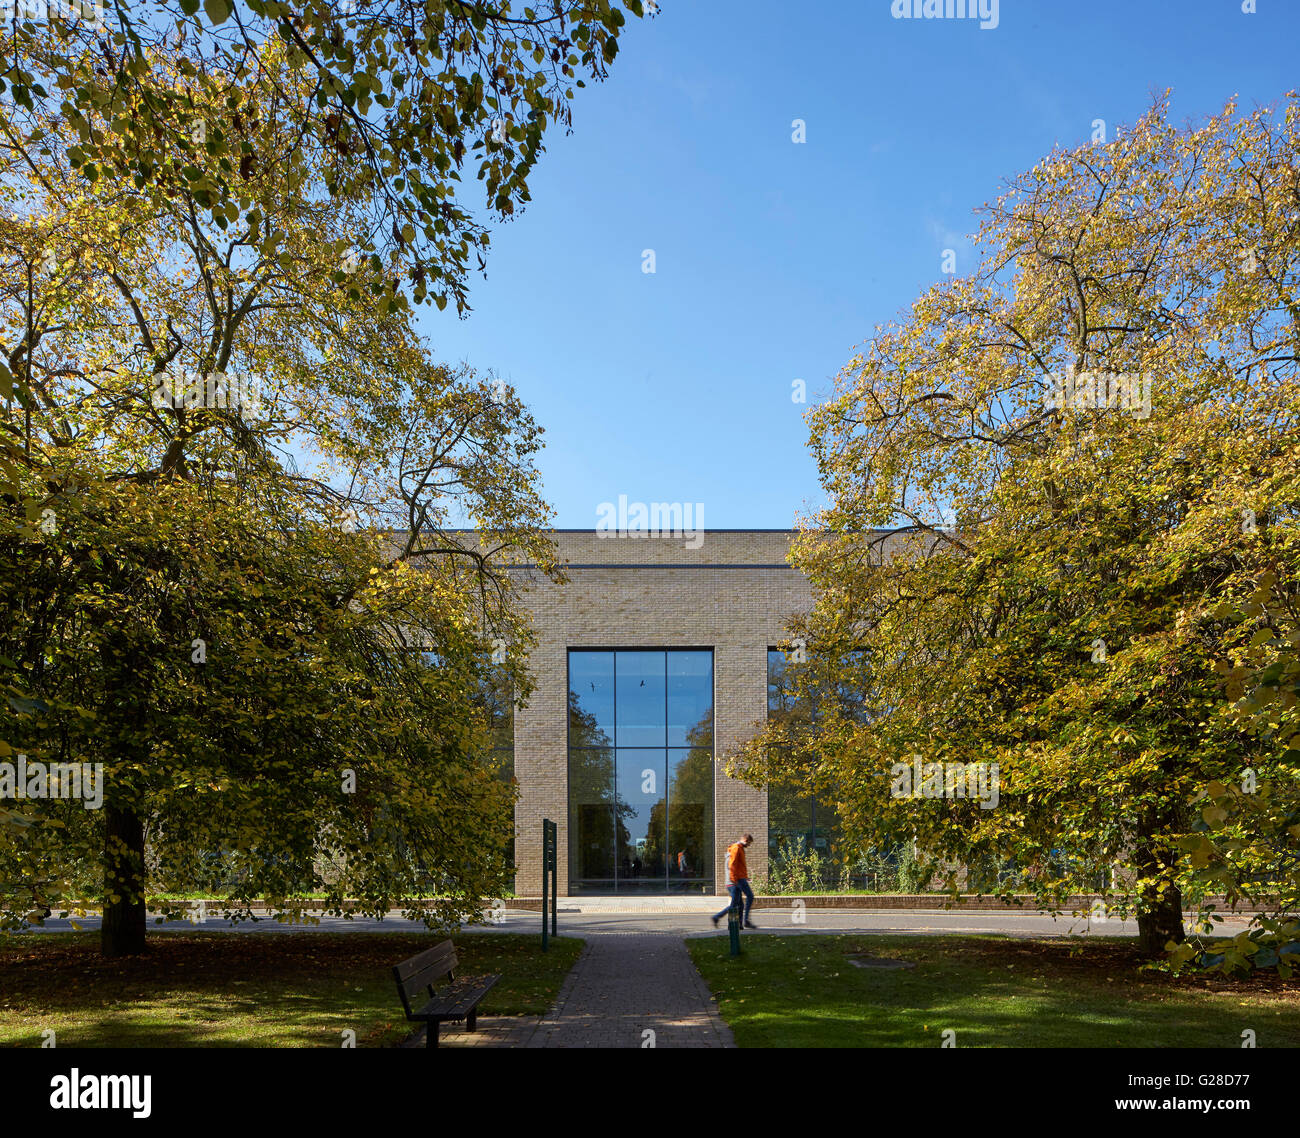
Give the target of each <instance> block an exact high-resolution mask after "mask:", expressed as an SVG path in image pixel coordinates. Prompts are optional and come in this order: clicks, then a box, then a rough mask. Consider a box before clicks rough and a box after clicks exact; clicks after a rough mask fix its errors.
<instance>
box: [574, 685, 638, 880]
mask: <svg viewBox="0 0 1300 1138" xmlns="http://www.w3.org/2000/svg"><path fill="white" fill-rule="evenodd" d="M612 747H613V740H612V739H610V737H609V735H608V734H606V732H605V731H604V730H603V729H602V728H601V726H600V724H599V723H598V722H597V720H596V716H595V715H593V714H592V713H591V712H589V711H584V710H583V708H582V705H581V704H580V703H579V702H578V696H577V693H576V692H574V691H572V690H571V691H570V692H569V801H570V802H571V803H573V805H574V807H575V808H576V810H577V814H576V816H574V817H572V818H571V820H570V826H571V827H572V839H571V840H572V841H573V842H574V843H575V845H574V846H572V847H571V850H572V853H571V856H572V857H573V858H574V860H575V862H576V868H577V875H578V876H579V877H613V875H614V867H613V852H614V850H615V849H620V850H621V849H623V848H624V847H625V846H627V844H628V843H629V841H630V840H631V833H630V831H629V830H628V827H627V823H626V821H625V819H626V818H627V817H628V815H630V814H632V813H633V808H632V807H631V806H628V805H625V804H622V803H619V802H618V800H617V796H616V795H615V792H614V753H613V750H612V749H611V748H612ZM616 826H617V833H615V827H616Z"/></svg>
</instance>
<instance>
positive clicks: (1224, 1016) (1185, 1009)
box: [688, 934, 1300, 1048]
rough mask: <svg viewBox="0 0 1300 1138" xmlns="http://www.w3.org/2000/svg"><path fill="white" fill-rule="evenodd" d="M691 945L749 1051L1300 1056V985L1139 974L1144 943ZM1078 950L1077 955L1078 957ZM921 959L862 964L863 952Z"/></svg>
mask: <svg viewBox="0 0 1300 1138" xmlns="http://www.w3.org/2000/svg"><path fill="white" fill-rule="evenodd" d="M744 943H745V952H744V954H743V955H742V956H741V957H738V958H736V959H732V958H730V957H729V956H728V955H727V946H726V943H725V940H718V941H715V940H711V939H710V940H692V941H690V942H688V945H689V948H690V951H691V955H692V958H693V959H694V960H695V962H696V964H697V966H698V967H699V969H700V972H701V974H702V975H703V976H704V979H705V981H706V982H707V983H708V984H709V986H710V987H711V988H712V990H713V992H714V994H715V995H716V996H717V998H718V1006H719V1010H720V1012H721V1014H722V1016H723V1018H724V1019H725V1020H726V1021H727V1023H728V1024H729V1025H730V1026H731V1028H732V1031H733V1033H734V1034H735V1037H736V1042H737V1043H738V1044H739V1045H740V1046H742V1047H774V1046H780V1047H937V1046H940V1045H941V1044H942V1043H943V1041H944V1038H945V1037H944V1033H945V1032H947V1031H951V1032H954V1033H955V1036H953V1037H950V1038H952V1039H953V1041H954V1042H955V1044H956V1045H957V1046H959V1047H1145V1048H1150V1047H1240V1046H1241V1033H1242V1031H1243V1030H1244V1029H1247V1028H1250V1029H1252V1030H1254V1031H1255V1032H1256V1033H1257V1036H1258V1043H1259V1046H1261V1047H1264V1046H1287V1047H1294V1046H1300V1016H1297V1014H1296V1013H1297V1012H1298V1011H1300V983H1297V982H1295V981H1290V982H1287V981H1279V980H1277V979H1276V977H1273V978H1271V979H1261V980H1256V981H1251V982H1249V983H1246V984H1239V983H1234V982H1232V981H1228V980H1223V979H1215V980H1211V979H1209V978H1207V977H1204V976H1199V977H1194V978H1192V977H1188V978H1183V977H1173V976H1170V975H1168V974H1166V973H1161V972H1153V971H1143V970H1140V969H1139V965H1140V963H1141V962H1140V960H1139V959H1138V958H1137V956H1136V954H1135V951H1134V949H1133V946H1132V944H1131V942H1125V941H1115V942H1113V943H1112V942H1108V941H1101V940H1098V939H1091V938H1090V940H1089V942H1088V943H1087V945H1085V946H1078V945H1072V944H1071V943H1070V942H1062V941H1060V940H1035V941H1030V940H1024V939H1018V938H1011V939H998V938H975V937H959V936H951V937H898V936H888V937H872V936H864V935H855V934H846V935H840V936H823V935H811V934H810V935H808V936H798V937H791V936H783V937H777V936H766V937H765V936H762V935H751V936H747V937H746V938H745V942H744ZM1074 950H1077V951H1074ZM857 954H865V955H871V956H876V957H882V958H886V959H898V960H907V961H910V962H912V963H914V964H915V965H916V967H915V968H914V969H909V970H884V969H864V968H858V967H856V966H855V965H854V964H853V963H852V962H851V961H850V960H849V957H850V956H851V955H857Z"/></svg>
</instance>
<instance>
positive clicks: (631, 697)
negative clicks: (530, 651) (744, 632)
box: [569, 649, 713, 893]
mask: <svg viewBox="0 0 1300 1138" xmlns="http://www.w3.org/2000/svg"><path fill="white" fill-rule="evenodd" d="M712 851H713V653H712V652H711V651H708V650H697V649H669V650H663V651H626V652H623V651H619V652H610V651H591V650H576V649H575V650H573V651H571V652H570V653H569V876H570V885H569V888H570V891H572V892H584V891H586V892H593V891H599V892H609V891H620V892H622V891H634V890H641V891H654V892H661V893H662V892H664V891H665V890H668V891H692V892H700V893H711V892H712V891H713V856H712Z"/></svg>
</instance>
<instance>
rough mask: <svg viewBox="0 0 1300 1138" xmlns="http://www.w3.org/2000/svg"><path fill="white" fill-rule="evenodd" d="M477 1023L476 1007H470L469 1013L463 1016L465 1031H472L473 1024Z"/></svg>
mask: <svg viewBox="0 0 1300 1138" xmlns="http://www.w3.org/2000/svg"><path fill="white" fill-rule="evenodd" d="M476 1023H478V1008H473V1009H471V1011H470V1013H469V1015H468V1016H467V1017H466V1018H465V1028H466V1030H467V1031H473V1030H474V1025H475V1024H476Z"/></svg>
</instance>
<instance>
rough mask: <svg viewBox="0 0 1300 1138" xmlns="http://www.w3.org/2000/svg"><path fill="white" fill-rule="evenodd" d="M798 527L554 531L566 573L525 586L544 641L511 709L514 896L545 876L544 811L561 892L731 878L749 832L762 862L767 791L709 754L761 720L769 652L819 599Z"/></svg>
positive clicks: (663, 889)
mask: <svg viewBox="0 0 1300 1138" xmlns="http://www.w3.org/2000/svg"><path fill="white" fill-rule="evenodd" d="M793 536H794V535H793V533H791V532H790V531H786V530H716V531H708V532H707V533H702V534H697V535H696V538H695V539H694V540H692V541H688V540H685V539H683V537H680V536H677V537H673V536H648V535H646V534H641V533H635V532H633V533H624V534H618V533H611V532H595V531H591V530H586V531H574V530H561V531H557V532H556V533H555V535H554V538H555V541H556V544H557V546H558V551H559V559H560V561H561V563H563V564H564V566H565V572H566V574H567V576H568V578H569V580H568V583H567V584H565V585H555V584H553V583H551V582H549V581H546V580H544V579H542V580H537V579H536V578H534V579H533V580H532V581H530V582H529V584H528V586H527V592H526V594H525V596H526V603H527V605H528V607H529V609H530V611H531V613H532V615H533V619H534V622H535V626H536V631H537V635H538V644H537V647H536V649H535V651H534V653H533V655H532V656H531V657H530V666H531V668H532V670H533V672H534V674H535V676H536V680H537V687H536V690H535V691H534V692H533V695H532V697H531V699H530V701H529V704H528V706H527V707H526V708H523V709H521V710H519V711H517V712H516V713H515V717H514V732H513V734H514V772H515V777H516V779H517V780H518V784H519V790H520V798H519V801H518V804H517V806H516V812H515V835H516V837H515V851H516V861H517V864H518V868H519V876H518V878H517V882H516V889H517V891H518V892H519V893H520V894H531V893H535V892H537V891H538V890H539V889H540V884H541V855H540V834H541V820H542V819H543V818H551V819H553V820H555V821H557V822H558V823H559V825H560V854H559V872H558V879H559V886H560V892H561V893H562V894H565V893H580V892H586V893H609V892H618V893H624V892H639V893H646V894H653V893H667V892H696V893H721V892H725V885H726V867H725V864H724V858H725V853H726V847H727V845H728V844H729V843H730V842H731V841H734V840H735V839H736V838H737V837H738V836H739V835H740V834H741V833H743V832H745V831H750V832H752V833H753V835H754V839H755V841H754V845H753V846H752V847H751V850H750V857H749V867H750V871H751V874H752V875H753V876H756V877H757V876H761V875H762V874H763V873H764V871H765V868H766V861H767V850H768V841H767V829H768V800H767V799H768V796H767V793H766V792H765V791H763V790H760V789H756V788H754V787H751V786H748V785H746V784H744V783H741V782H738V781H736V780H734V779H730V778H728V777H726V775H725V774H723V772H722V770H721V767H720V764H719V763H718V762H717V761H716V758H717V757H718V756H721V755H723V754H725V752H726V751H727V750H728V748H730V747H731V746H732V745H734V744H735V743H737V742H740V741H742V740H743V739H745V738H746V737H748V736H750V735H752V734H753V733H754V732H755V730H756V729H757V727H758V726H759V724H761V722H762V721H763V719H764V718H765V716H766V714H767V707H768V682H769V666H770V665H769V654H770V653H769V650H770V649H771V648H773V647H774V646H775V645H777V644H779V643H781V642H782V641H783V640H785V639H786V637H787V636H788V633H787V631H786V621H787V618H788V617H789V616H790V615H791V614H793V613H795V612H799V611H803V610H806V609H807V608H808V607H809V606H810V605H811V592H810V589H809V585H808V582H807V580H806V579H805V578H804V577H803V575H802V574H801V573H799V572H798V571H796V570H794V569H792V568H791V567H790V565H789V563H788V561H787V558H786V555H787V550H788V548H789V544H790V541H791V539H792V538H793ZM701 538H702V540H701ZM692 546H695V547H694V548H692Z"/></svg>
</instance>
